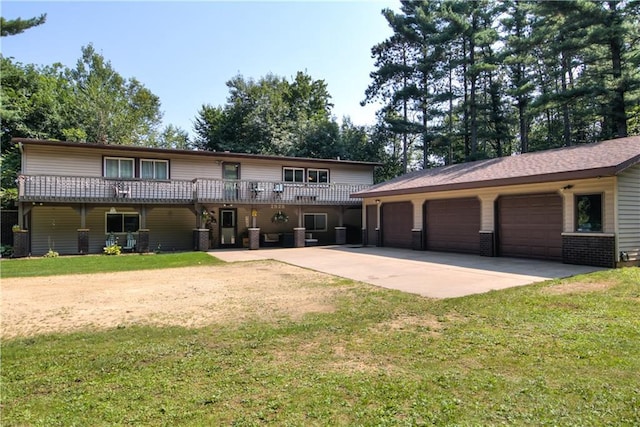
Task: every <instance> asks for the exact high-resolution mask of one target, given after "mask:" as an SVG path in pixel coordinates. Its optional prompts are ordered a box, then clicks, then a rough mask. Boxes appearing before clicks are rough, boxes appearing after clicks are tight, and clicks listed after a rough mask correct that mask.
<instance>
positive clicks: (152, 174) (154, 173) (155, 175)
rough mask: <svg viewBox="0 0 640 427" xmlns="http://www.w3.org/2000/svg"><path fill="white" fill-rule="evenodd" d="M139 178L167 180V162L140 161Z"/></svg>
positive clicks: (154, 160)
mask: <svg viewBox="0 0 640 427" xmlns="http://www.w3.org/2000/svg"><path fill="white" fill-rule="evenodd" d="M140 178H142V179H169V161H168V160H156V159H140Z"/></svg>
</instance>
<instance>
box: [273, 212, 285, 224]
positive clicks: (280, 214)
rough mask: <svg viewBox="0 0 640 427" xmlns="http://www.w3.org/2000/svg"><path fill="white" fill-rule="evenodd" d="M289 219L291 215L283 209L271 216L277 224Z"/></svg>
mask: <svg viewBox="0 0 640 427" xmlns="http://www.w3.org/2000/svg"><path fill="white" fill-rule="evenodd" d="M287 221H289V215H287V214H286V213H284V212H282V211H278V212H276V213H274V214H273V216H272V217H271V222H273V223H276V224H281V223H284V222H287Z"/></svg>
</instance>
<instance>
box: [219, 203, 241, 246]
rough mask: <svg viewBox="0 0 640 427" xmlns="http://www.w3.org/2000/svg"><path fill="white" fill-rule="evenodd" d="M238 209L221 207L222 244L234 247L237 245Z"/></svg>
mask: <svg viewBox="0 0 640 427" xmlns="http://www.w3.org/2000/svg"><path fill="white" fill-rule="evenodd" d="M236 216H237V215H236V210H235V209H220V246H221V247H232V246H235V245H236V230H237V226H236V225H237V221H236Z"/></svg>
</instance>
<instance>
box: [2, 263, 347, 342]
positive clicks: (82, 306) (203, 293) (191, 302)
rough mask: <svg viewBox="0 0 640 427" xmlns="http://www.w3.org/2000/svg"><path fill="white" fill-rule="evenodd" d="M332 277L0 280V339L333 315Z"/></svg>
mask: <svg viewBox="0 0 640 427" xmlns="http://www.w3.org/2000/svg"><path fill="white" fill-rule="evenodd" d="M333 280H334V279H333V277H332V276H330V275H326V274H322V273H317V272H313V271H309V270H305V269H302V268H299V267H295V266H292V265H288V264H283V263H278V262H273V261H264V262H250V263H237V264H228V265H225V266H207V267H187V268H174V269H166V270H145V271H132V272H118V273H108V274H102V273H101V274H83V275H68V276H48V277H30V278H15V279H4V280H2V284H1V288H2V337H3V338H13V337H17V336H31V335H36V334H42V333H51V332H67V331H74V330H79V329H87V328H113V327H118V326H128V325H134V324H147V325H166V326H168V325H176V326H187V327H198V326H204V325H207V324H213V323H229V322H238V321H243V320H247V319H263V320H270V319H273V320H276V319H278V318H283V317H287V318H294V319H295V318H299V317H301V316H303V315H304V314H306V313H312V312H331V311H333V309H334V306H333V303H332V301H333V296H334V294H335V293H336V292H337V290H338V288H337V287H332V286H326V285H327V284H328V283H331V282H332V281H333Z"/></svg>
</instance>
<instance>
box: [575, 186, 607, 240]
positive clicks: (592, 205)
mask: <svg viewBox="0 0 640 427" xmlns="http://www.w3.org/2000/svg"><path fill="white" fill-rule="evenodd" d="M575 207H576V208H575V209H576V231H586V232H589V231H602V194H583V195H577V196H576V200H575Z"/></svg>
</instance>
